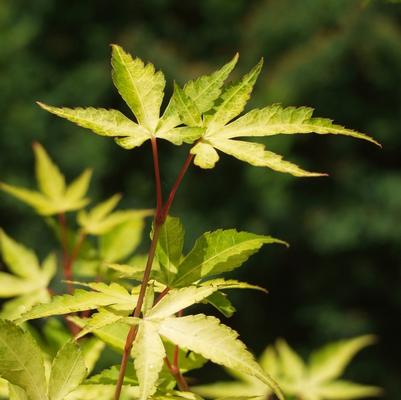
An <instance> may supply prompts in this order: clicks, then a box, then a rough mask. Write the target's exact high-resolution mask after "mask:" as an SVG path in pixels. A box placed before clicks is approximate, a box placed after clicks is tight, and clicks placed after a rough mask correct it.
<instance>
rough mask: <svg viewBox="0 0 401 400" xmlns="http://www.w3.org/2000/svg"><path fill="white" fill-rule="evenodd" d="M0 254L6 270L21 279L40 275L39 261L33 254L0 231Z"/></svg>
mask: <svg viewBox="0 0 401 400" xmlns="http://www.w3.org/2000/svg"><path fill="white" fill-rule="evenodd" d="M0 245H1V254H2V257H3V260H4V262H5V263H6V265H7V267H8V269H9V270H10V271H12V272H13V273H14V274H15V275H18V276H19V277H21V278H27V279H35V278H37V277H38V275H40V268H39V261H38V259H37V257H36V255H35V253H34V252H33V251H32V250H30V249H28V248H27V247H25V246H23V245H22V244H20V243H17V242H16V241H15V240H14V239H12V238H11V237H10V236H8V235H7V234H6V233H5V232H4V231H3V230H2V229H0Z"/></svg>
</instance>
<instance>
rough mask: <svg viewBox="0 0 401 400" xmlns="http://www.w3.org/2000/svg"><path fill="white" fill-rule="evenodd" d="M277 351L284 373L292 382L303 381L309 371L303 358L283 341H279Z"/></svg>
mask: <svg viewBox="0 0 401 400" xmlns="http://www.w3.org/2000/svg"><path fill="white" fill-rule="evenodd" d="M276 349H277V352H278V356H279V359H280V364H281V368H282V373H283V374H285V376H286V378H288V379H291V380H295V381H296V380H302V378H303V376H304V375H306V373H307V370H306V366H305V364H304V362H303V361H302V359H301V357H299V355H298V354H297V353H296V352H295V351H294V350H293V349H292V348H291V347H290V346H289V345H288V343H287V342H286V341H285V340H283V339H278V340H277V343H276Z"/></svg>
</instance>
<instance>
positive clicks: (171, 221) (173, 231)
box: [156, 216, 184, 285]
mask: <svg viewBox="0 0 401 400" xmlns="http://www.w3.org/2000/svg"><path fill="white" fill-rule="evenodd" d="M183 246H184V227H183V226H182V223H181V221H180V219H179V218H174V217H171V216H167V218H166V221H165V222H164V224H163V225H162V227H161V229H160V234H159V241H158V243H157V249H156V254H157V259H158V261H159V263H160V269H161V272H162V274H163V276H164V278H165V283H166V284H167V285H169V284H170V283H171V282H172V280H173V278H174V276H175V274H176V273H177V271H178V265H179V263H180V261H181V257H182V249H183Z"/></svg>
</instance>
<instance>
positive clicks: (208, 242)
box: [174, 229, 286, 287]
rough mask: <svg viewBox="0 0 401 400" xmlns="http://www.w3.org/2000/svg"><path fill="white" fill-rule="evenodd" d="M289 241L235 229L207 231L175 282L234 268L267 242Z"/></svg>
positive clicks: (191, 280)
mask: <svg viewBox="0 0 401 400" xmlns="http://www.w3.org/2000/svg"><path fill="white" fill-rule="evenodd" d="M270 243H279V244H286V243H285V242H283V241H281V240H279V239H275V238H272V237H271V236H264V235H256V234H254V233H249V232H238V231H237V230H235V229H227V230H222V229H219V230H217V231H214V232H206V233H204V234H203V235H202V236H201V237H200V238H199V239H198V240H197V241H196V243H195V246H194V247H193V249H192V250H191V251H190V252H189V254H188V255H187V256H186V257H185V258H184V260H183V261H182V263H181V264H180V266H179V269H178V274H177V276H176V278H175V280H174V285H175V286H176V287H177V286H185V285H187V284H190V283H192V282H195V281H197V280H199V279H200V278H205V277H207V276H210V275H216V274H220V273H222V272H228V271H232V270H233V269H235V268H238V267H239V266H240V265H242V264H243V263H244V262H245V261H246V260H247V259H248V258H249V257H250V256H251V255H252V254H254V253H256V252H257V251H258V250H259V249H260V248H261V247H262V246H263V245H264V244H270Z"/></svg>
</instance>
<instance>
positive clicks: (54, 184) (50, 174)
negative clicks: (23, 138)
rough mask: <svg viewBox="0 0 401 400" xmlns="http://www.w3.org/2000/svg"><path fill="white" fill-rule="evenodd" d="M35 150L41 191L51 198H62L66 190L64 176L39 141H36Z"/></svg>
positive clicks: (37, 177)
mask: <svg viewBox="0 0 401 400" xmlns="http://www.w3.org/2000/svg"><path fill="white" fill-rule="evenodd" d="M33 151H34V153H35V160H36V162H35V173H36V179H37V181H38V186H39V188H40V190H41V192H42V193H43V194H44V195H45V196H48V197H49V198H51V199H54V200H59V199H61V198H62V197H63V194H64V191H65V179H64V176H63V175H62V174H61V172H60V170H59V169H58V167H57V165H55V164H54V163H53V161H52V160H51V159H50V157H49V155H48V154H47V153H46V151H45V149H44V148H43V147H42V146H41V145H40V144H39V143H37V142H35V143H34V145H33Z"/></svg>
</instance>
